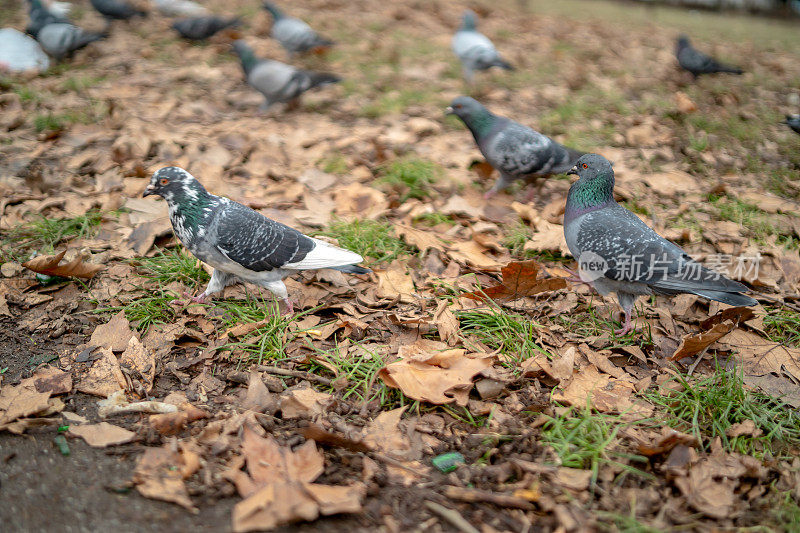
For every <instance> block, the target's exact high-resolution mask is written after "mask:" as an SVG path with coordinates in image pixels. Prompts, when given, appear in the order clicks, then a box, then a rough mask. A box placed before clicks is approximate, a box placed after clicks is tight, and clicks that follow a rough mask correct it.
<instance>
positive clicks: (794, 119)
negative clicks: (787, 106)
mask: <svg viewBox="0 0 800 533" xmlns="http://www.w3.org/2000/svg"><path fill="white" fill-rule="evenodd" d="M783 123H784V124H786V125H787V126H789V127H790V128H792V130H793V131H794V132H795V133H800V114H795V115H786V120H784V121H783Z"/></svg>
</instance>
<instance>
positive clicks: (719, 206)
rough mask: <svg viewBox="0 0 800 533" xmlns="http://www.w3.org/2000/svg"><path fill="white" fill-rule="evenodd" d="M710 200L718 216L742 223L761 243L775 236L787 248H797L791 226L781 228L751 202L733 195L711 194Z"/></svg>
mask: <svg viewBox="0 0 800 533" xmlns="http://www.w3.org/2000/svg"><path fill="white" fill-rule="evenodd" d="M708 200H709V202H710V204H711V206H712V207H714V209H715V211H716V214H717V216H718V217H719V218H720V219H722V220H729V221H731V222H736V223H737V224H739V225H741V226H742V227H743V228H745V229H746V231H747V232H748V233H749V234H750V236H752V237H753V239H754V240H755V241H756V242H758V243H759V244H764V243H765V242H766V241H767V239H768V238H769V237H772V236H774V237H775V238H776V242H777V243H778V244H781V245H783V246H785V247H787V248H797V247H798V244H799V243H798V242H797V240H796V239H795V238H794V236H793V232H792V231H791V230H790V229H789V228H781V227H779V225H778V224H777V223H776V222H774V221H773V220H772V217H771V216H770V215H769V214H768V213H765V212H764V211H762V210H761V209H759V208H758V206H757V205H755V204H751V203H749V202H745V201H743V200H740V199H739V198H735V197H732V196H717V195H713V194H712V195H709V197H708Z"/></svg>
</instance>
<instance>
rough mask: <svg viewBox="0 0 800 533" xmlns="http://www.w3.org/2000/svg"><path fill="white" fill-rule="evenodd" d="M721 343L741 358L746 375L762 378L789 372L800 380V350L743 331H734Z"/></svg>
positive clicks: (720, 341) (721, 340)
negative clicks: (762, 376) (770, 374)
mask: <svg viewBox="0 0 800 533" xmlns="http://www.w3.org/2000/svg"><path fill="white" fill-rule="evenodd" d="M719 343H720V344H722V345H724V346H726V347H727V348H728V349H730V350H732V351H734V352H736V353H737V354H738V356H739V357H741V359H742V362H743V363H744V369H745V374H748V375H757V376H761V375H764V374H767V373H770V372H771V373H775V374H778V375H781V374H782V373H783V372H788V373H789V374H791V375H792V377H794V379H796V380H800V349H797V348H792V347H789V346H783V345H781V344H779V343H777V342H772V341H769V340H767V339H765V338H763V337H761V336H759V335H756V334H755V333H752V332H750V331H745V330H743V329H734V330H733V331H731V332H730V333H729V334H728V335H727V336H725V337H724V338H722V339H720V340H719Z"/></svg>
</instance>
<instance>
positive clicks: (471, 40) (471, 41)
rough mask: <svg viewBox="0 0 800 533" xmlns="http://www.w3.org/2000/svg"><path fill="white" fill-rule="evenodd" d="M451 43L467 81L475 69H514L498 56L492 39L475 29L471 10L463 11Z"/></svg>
mask: <svg viewBox="0 0 800 533" xmlns="http://www.w3.org/2000/svg"><path fill="white" fill-rule="evenodd" d="M451 44H452V47H453V52H455V54H456V56H457V57H458V59H459V61H461V68H462V70H463V72H464V79H465V80H467V83H470V84H471V83H472V81H473V79H474V77H475V71H476V70H487V69H490V68H492V67H500V68H502V69H506V70H514V67H513V66H511V65H510V64H509V63H508V62H506V61H505V60H503V59H502V58H501V57H500V54H498V53H497V49H496V48H495V47H494V44H492V41H490V40H489V38H488V37H486V36H485V35H483V34H482V33H480V32H479V31H478V30H476V29H475V13H473V12H472V11H469V10H467V11H465V12H464V15H463V17H462V19H461V27H460V28H458V31H457V32H456V33H455V35H453V41H452V43H451Z"/></svg>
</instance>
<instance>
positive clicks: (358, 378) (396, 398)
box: [310, 344, 407, 408]
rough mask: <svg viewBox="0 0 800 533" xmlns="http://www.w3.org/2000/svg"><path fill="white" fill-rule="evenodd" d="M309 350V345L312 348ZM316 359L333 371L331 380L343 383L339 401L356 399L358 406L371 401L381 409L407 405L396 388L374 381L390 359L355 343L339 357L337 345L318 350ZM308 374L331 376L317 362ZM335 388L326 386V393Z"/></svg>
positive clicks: (339, 351) (325, 368) (335, 388)
mask: <svg viewBox="0 0 800 533" xmlns="http://www.w3.org/2000/svg"><path fill="white" fill-rule="evenodd" d="M312 349H314V348H313V346H312ZM315 350H316V352H317V359H322V360H325V361H326V362H328V363H329V364H331V365H332V366H334V367H335V368H336V369H337V371H338V372H337V373H336V374H335V378H334V379H341V380H345V381H346V384H345V385H344V388H341V389H340V390H341V393H342V399H343V400H348V399H349V400H351V401H352V400H356V401H357V402H358V403H359V404H364V403H368V402H372V401H375V402H377V403H378V404H379V405H380V406H381V407H382V408H391V407H393V406H400V405H402V404H404V403H407V399H406V398H405V397H404V395H403V393H402V392H400V391H399V390H398V389H393V388H390V387H387V386H386V384H384V382H383V381H382V380H381V379H379V378H378V371H379V370H380V369H381V368H383V367H384V366H385V365H386V364H387V363H389V362H391V359H393V357H389V356H388V355H386V356H383V355H381V353H379V352H378V351H374V350H371V349H370V348H368V347H367V346H364V345H359V344H355V345H353V346H350V347H349V348H348V350H347V353H346V354H342V352H341V350H340V349H339V347H338V346H336V347H335V348H332V349H330V350H319V349H315ZM310 371H311V372H314V373H318V374H331V370H330V369H329V368H327V367H325V366H323V365H321V364H319V363H316V362H312V363H311V368H310ZM336 391H337V387H335V386H332V387H330V391H329V392H336Z"/></svg>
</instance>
